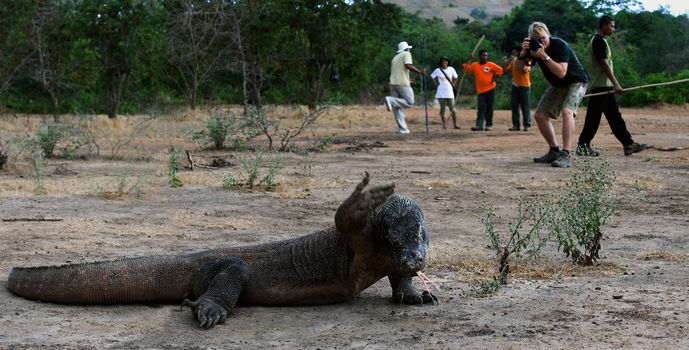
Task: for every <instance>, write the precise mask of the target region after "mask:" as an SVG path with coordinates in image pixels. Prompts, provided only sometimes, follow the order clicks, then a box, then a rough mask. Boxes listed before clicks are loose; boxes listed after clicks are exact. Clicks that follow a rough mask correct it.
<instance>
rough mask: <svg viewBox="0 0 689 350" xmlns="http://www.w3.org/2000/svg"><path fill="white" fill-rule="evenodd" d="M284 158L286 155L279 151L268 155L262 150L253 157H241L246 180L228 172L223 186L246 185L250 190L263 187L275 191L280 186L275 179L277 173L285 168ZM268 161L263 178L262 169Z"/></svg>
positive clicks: (228, 187)
mask: <svg viewBox="0 0 689 350" xmlns="http://www.w3.org/2000/svg"><path fill="white" fill-rule="evenodd" d="M284 159H285V157H284V156H283V155H281V154H279V153H277V152H273V153H272V156H269V157H266V154H265V152H264V151H262V150H259V151H256V152H255V153H254V154H253V157H241V158H240V159H239V160H240V163H241V168H242V171H243V174H244V176H243V178H244V180H240V179H239V178H237V177H235V176H234V175H232V174H229V173H228V174H226V175H225V176H224V177H223V185H222V187H223V188H225V189H237V188H241V187H246V188H248V189H250V190H253V189H262V190H266V191H273V190H275V189H276V188H277V187H278V183H277V182H276V181H275V180H276V177H277V174H278V173H279V172H280V170H281V169H282V168H283V164H284ZM266 162H268V165H267V170H266V174H265V175H264V176H263V177H262V178H261V169H262V168H263V167H264V164H265V163H266ZM259 179H260V180H259Z"/></svg>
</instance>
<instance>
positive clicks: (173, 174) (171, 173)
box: [167, 148, 184, 188]
mask: <svg viewBox="0 0 689 350" xmlns="http://www.w3.org/2000/svg"><path fill="white" fill-rule="evenodd" d="M179 158H180V155H179V152H177V150H175V149H174V148H172V149H170V158H169V160H168V163H167V175H168V177H170V179H169V180H168V183H169V184H170V187H172V188H177V187H182V186H184V184H183V183H182V180H181V179H180V178H179V177H178V176H177V172H178V171H180V170H182V169H184V167H183V166H182V163H181V162H180V160H179Z"/></svg>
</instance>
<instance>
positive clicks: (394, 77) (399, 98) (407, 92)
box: [385, 41, 426, 134]
mask: <svg viewBox="0 0 689 350" xmlns="http://www.w3.org/2000/svg"><path fill="white" fill-rule="evenodd" d="M411 48H412V47H411V46H409V44H407V42H406V41H402V42H400V43H399V44H397V55H395V57H394V58H393V59H392V63H391V64H390V96H386V97H385V107H386V108H387V109H388V111H392V112H393V113H394V115H395V121H396V122H397V126H398V127H399V130H400V134H408V133H409V129H408V128H407V122H406V120H405V115H404V108H409V107H411V106H413V105H414V90H412V88H411V81H410V80H409V71H412V72H414V73H417V74H420V75H423V74H426V70H425V69H419V68H416V67H415V66H414V65H413V64H412V58H411V52H410V50H411Z"/></svg>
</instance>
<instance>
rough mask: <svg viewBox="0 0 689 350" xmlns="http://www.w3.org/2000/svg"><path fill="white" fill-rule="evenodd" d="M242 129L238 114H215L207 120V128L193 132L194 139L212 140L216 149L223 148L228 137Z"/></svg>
mask: <svg viewBox="0 0 689 350" xmlns="http://www.w3.org/2000/svg"><path fill="white" fill-rule="evenodd" d="M241 129H242V125H241V123H240V119H239V118H238V117H237V116H234V115H213V116H211V117H209V118H208V121H206V130H203V131H195V132H193V133H192V139H193V140H195V141H198V140H203V141H204V142H207V141H211V142H213V146H214V147H215V149H222V148H223V145H224V144H225V140H226V139H227V137H228V136H231V135H233V134H236V133H238V132H239V131H240V130H241Z"/></svg>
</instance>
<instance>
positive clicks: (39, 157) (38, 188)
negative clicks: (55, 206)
mask: <svg viewBox="0 0 689 350" xmlns="http://www.w3.org/2000/svg"><path fill="white" fill-rule="evenodd" d="M31 166H32V169H31V170H32V171H31V176H32V177H33V180H34V189H33V193H34V194H36V195H38V196H42V195H45V194H48V191H47V190H46V188H45V186H44V185H43V169H44V167H45V159H44V158H43V153H42V152H41V151H38V152H32V154H31Z"/></svg>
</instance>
